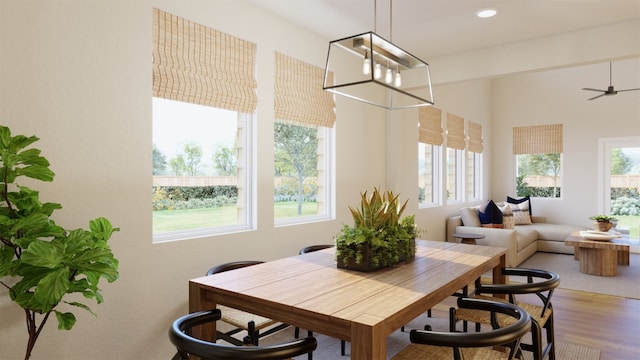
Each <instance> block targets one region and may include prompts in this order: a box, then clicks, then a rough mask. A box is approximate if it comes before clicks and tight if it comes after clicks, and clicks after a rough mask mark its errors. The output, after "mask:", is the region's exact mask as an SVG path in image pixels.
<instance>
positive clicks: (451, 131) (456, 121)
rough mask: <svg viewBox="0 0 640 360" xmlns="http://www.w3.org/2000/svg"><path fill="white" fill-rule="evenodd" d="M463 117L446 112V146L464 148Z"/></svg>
mask: <svg viewBox="0 0 640 360" xmlns="http://www.w3.org/2000/svg"><path fill="white" fill-rule="evenodd" d="M464 146H465V141H464V119H463V118H461V117H460V116H457V115H453V114H451V113H447V147H448V148H451V149H458V150H464Z"/></svg>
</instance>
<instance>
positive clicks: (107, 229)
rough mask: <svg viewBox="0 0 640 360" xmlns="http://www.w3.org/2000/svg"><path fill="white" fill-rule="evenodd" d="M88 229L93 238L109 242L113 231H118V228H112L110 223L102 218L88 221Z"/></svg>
mask: <svg viewBox="0 0 640 360" xmlns="http://www.w3.org/2000/svg"><path fill="white" fill-rule="evenodd" d="M89 229H91V232H92V233H93V234H94V236H95V237H96V238H98V239H100V240H104V241H106V240H109V238H111V235H112V234H113V232H114V231H120V228H114V227H113V226H112V225H111V222H110V221H109V220H107V219H105V218H103V217H99V218H97V219H94V220H91V221H89Z"/></svg>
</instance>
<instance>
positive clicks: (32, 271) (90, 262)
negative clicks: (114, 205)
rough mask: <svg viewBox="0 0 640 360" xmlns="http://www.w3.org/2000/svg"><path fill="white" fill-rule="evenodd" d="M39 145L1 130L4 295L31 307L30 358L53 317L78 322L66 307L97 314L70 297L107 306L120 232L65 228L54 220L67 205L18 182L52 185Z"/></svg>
mask: <svg viewBox="0 0 640 360" xmlns="http://www.w3.org/2000/svg"><path fill="white" fill-rule="evenodd" d="M37 140H39V139H38V138H37V137H35V136H31V137H26V136H23V135H17V136H11V131H10V130H9V128H7V127H4V126H0V285H2V286H0V296H6V295H8V296H9V297H10V298H11V300H12V301H13V302H15V303H16V304H17V305H19V306H20V307H21V308H22V309H24V313H25V317H26V326H27V333H28V335H29V339H28V341H27V348H26V352H25V357H24V358H25V359H29V358H30V357H31V353H32V351H33V348H34V346H35V344H36V340H37V339H38V336H39V335H40V333H41V331H42V329H43V328H44V326H45V324H46V323H47V320H48V319H49V317H50V315H52V314H55V316H56V318H57V320H58V329H65V330H69V329H71V328H72V327H73V325H74V324H75V322H76V317H75V315H74V314H73V313H71V312H69V311H65V310H63V309H65V308H66V309H67V310H68V309H72V308H74V307H77V308H80V309H85V310H88V311H89V312H91V309H90V308H89V307H88V306H87V305H85V304H83V303H80V302H78V301H65V300H63V298H65V297H66V296H67V295H70V294H73V293H78V294H82V295H83V296H84V297H85V298H87V299H93V300H95V301H96V302H97V303H98V304H100V303H102V301H103V298H102V294H101V293H100V289H99V288H98V282H99V281H100V279H101V278H105V279H106V280H107V281H108V282H113V281H115V280H116V279H118V260H117V259H116V258H115V257H114V256H113V253H112V252H111V248H110V247H109V245H108V244H107V241H108V240H109V238H110V237H111V234H112V233H113V232H114V231H118V230H119V229H117V228H113V227H112V226H111V223H110V222H109V221H108V220H107V219H105V218H97V219H95V220H92V221H90V222H89V230H84V229H75V230H66V229H65V228H63V227H61V226H59V225H57V224H56V223H55V222H54V221H53V220H52V219H51V216H52V214H53V212H54V210H58V209H61V208H62V206H61V205H60V204H57V203H42V202H40V199H39V195H38V192H37V191H35V190H32V189H30V188H28V187H26V186H23V185H19V184H18V183H17V180H18V179H20V178H22V177H27V178H31V179H36V180H41V181H53V177H54V173H53V171H51V169H49V161H48V160H47V159H45V158H44V157H42V156H41V155H40V153H41V151H40V150H38V149H34V148H30V149H27V147H29V146H30V145H31V144H33V143H34V142H36V141H37ZM3 288H4V289H6V291H2V289H3ZM7 293H8V294H7Z"/></svg>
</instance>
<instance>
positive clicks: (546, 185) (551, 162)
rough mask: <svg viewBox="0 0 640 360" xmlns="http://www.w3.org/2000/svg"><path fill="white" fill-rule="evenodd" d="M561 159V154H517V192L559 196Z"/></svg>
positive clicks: (529, 194)
mask: <svg viewBox="0 0 640 360" xmlns="http://www.w3.org/2000/svg"><path fill="white" fill-rule="evenodd" d="M561 159H562V156H561V154H523V155H516V162H517V171H518V172H517V177H516V194H517V195H518V196H533V197H551V198H559V197H560V184H561V179H560V171H561Z"/></svg>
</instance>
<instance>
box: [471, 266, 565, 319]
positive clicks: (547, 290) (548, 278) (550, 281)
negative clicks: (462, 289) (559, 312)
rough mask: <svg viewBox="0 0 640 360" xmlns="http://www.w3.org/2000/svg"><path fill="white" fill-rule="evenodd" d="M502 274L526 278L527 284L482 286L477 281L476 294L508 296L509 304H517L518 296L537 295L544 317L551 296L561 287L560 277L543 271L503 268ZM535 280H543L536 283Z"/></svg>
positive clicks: (549, 304)
mask: <svg viewBox="0 0 640 360" xmlns="http://www.w3.org/2000/svg"><path fill="white" fill-rule="evenodd" d="M502 273H503V274H504V275H506V276H521V277H526V278H527V282H526V283H512V284H481V283H480V282H478V281H476V293H478V294H506V295H509V302H511V303H515V295H516V294H536V295H537V296H538V298H540V300H542V304H543V309H542V311H541V315H544V313H545V311H547V310H548V309H549V308H550V307H551V296H552V295H553V291H554V290H555V289H556V288H557V287H558V286H559V285H560V275H558V274H556V273H554V272H552V271H549V270H542V269H525V268H503V269H502ZM534 279H542V280H539V281H534Z"/></svg>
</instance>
